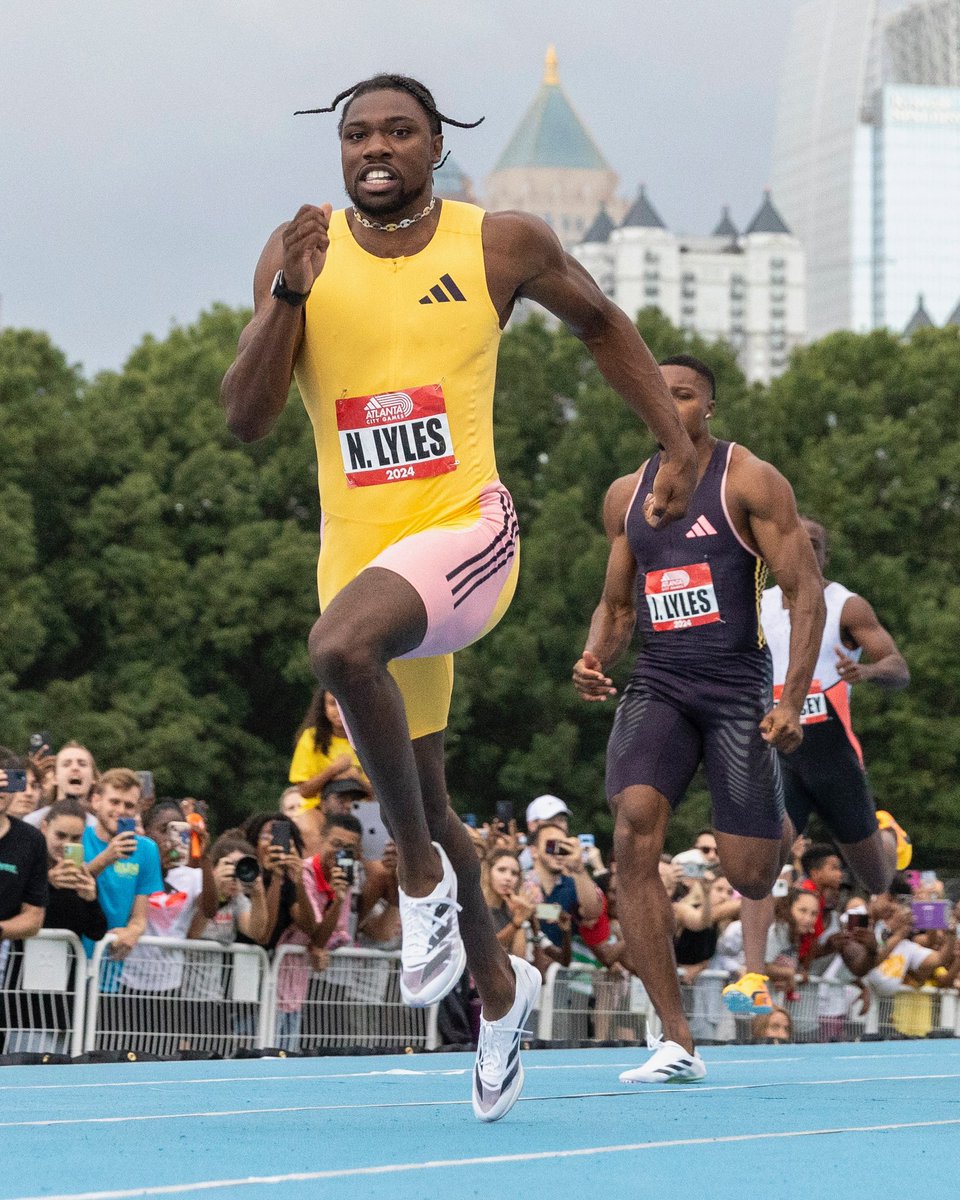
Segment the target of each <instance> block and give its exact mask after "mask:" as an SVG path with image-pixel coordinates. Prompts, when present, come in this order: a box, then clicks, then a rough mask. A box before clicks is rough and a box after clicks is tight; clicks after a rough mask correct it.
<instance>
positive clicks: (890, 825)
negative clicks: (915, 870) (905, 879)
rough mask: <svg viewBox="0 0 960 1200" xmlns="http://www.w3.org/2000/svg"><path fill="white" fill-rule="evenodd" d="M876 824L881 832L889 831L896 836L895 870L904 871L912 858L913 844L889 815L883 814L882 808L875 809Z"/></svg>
mask: <svg viewBox="0 0 960 1200" xmlns="http://www.w3.org/2000/svg"><path fill="white" fill-rule="evenodd" d="M877 824H878V825H879V826H880V829H881V831H883V830H884V829H889V830H891V832H892V833H894V834H895V835H896V839H897V870H898V871H905V870H906V869H907V867H909V866H910V860H911V859H912V858H913V843H912V842H911V841H910V836H909V834H908V833H907V831H906V830H905V829H903V828H902V827H901V826H900V825H898V824H897V823H896V821H895V820H894V819H893V817H892V816H891V815H890V813H888V812H885V811H884V810H883V809H882V808H878V809H877Z"/></svg>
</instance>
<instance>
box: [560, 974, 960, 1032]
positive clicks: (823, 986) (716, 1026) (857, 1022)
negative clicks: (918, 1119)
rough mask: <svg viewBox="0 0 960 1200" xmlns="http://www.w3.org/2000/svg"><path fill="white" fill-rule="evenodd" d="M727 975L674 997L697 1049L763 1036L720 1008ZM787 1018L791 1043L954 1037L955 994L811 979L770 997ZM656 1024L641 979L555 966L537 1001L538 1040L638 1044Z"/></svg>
mask: <svg viewBox="0 0 960 1200" xmlns="http://www.w3.org/2000/svg"><path fill="white" fill-rule="evenodd" d="M730 978H731V977H730V976H729V975H728V974H727V973H726V972H725V971H710V970H704V971H701V972H700V973H699V974H698V975H697V977H696V979H695V980H694V981H693V982H692V983H685V982H681V985H680V996H681V1000H682V1003H683V1009H684V1012H685V1013H686V1015H687V1019H688V1020H689V1022H690V1029H691V1032H692V1033H693V1037H694V1040H695V1041H696V1042H697V1043H698V1044H701V1045H709V1044H711V1043H713V1044H724V1043H737V1044H741V1045H744V1044H749V1043H751V1042H753V1041H755V1040H757V1039H758V1038H762V1037H763V1029H762V1025H761V1026H759V1027H758V1023H757V1019H756V1018H754V1017H750V1016H739V1015H737V1016H735V1015H734V1014H733V1013H731V1012H729V1011H728V1009H727V1007H726V1005H725V1004H724V1002H723V996H722V992H723V989H724V987H725V986H726V985H727V983H729V982H730ZM771 995H772V999H773V1002H774V1004H775V1005H777V1006H778V1007H781V1008H783V1009H784V1010H785V1011H786V1013H787V1014H788V1016H789V1017H790V1026H791V1033H790V1040H791V1041H793V1042H841V1041H842V1042H850V1041H861V1040H863V1039H864V1038H871V1039H891V1038H922V1037H931V1036H934V1037H960V995H958V992H957V991H956V990H952V989H941V988H933V987H924V988H919V989H917V988H910V987H900V988H899V989H897V991H896V992H895V993H893V994H891V995H886V996H884V995H879V994H878V993H877V992H875V991H873V990H872V989H869V988H861V987H860V986H858V985H855V984H848V983H841V982H838V981H837V980H831V979H822V978H818V977H812V978H810V979H807V980H802V981H801V980H800V979H799V978H798V980H797V982H795V983H794V984H793V985H791V986H790V987H789V988H782V989H777V988H776V987H774V988H773V989H772V991H771ZM647 1032H649V1033H650V1034H651V1035H652V1036H654V1037H656V1036H659V1034H660V1033H661V1025H660V1021H659V1018H658V1017H657V1014H656V1012H654V1010H653V1007H652V1005H651V1004H650V1002H649V998H648V997H647V994H646V992H645V991H644V989H643V985H642V984H641V983H640V980H639V979H637V978H636V977H634V976H626V977H624V976H621V975H618V974H614V973H611V972H609V971H604V970H596V969H591V968H590V967H589V966H585V965H577V966H570V967H561V966H559V965H558V964H556V963H553V964H552V965H551V966H550V967H549V969H548V970H547V975H546V979H545V980H544V987H543V992H542V995H541V1001H540V1021H539V1028H538V1035H539V1037H540V1038H541V1039H543V1040H544V1041H606V1040H614V1041H634V1040H636V1041H642V1040H643V1039H644V1037H645V1035H646V1033H647Z"/></svg>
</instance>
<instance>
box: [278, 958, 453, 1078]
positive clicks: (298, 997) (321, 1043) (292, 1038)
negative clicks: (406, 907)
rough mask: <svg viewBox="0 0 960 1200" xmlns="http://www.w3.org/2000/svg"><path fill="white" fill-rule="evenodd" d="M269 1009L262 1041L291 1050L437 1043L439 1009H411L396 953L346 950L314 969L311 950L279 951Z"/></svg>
mask: <svg viewBox="0 0 960 1200" xmlns="http://www.w3.org/2000/svg"><path fill="white" fill-rule="evenodd" d="M267 1007H268V1008H269V1011H270V1022H269V1024H268V1026H267V1027H266V1029H265V1032H264V1043H263V1044H264V1046H268V1047H275V1048H276V1049H278V1050H285V1051H287V1052H289V1053H306V1054H309V1053H315V1052H316V1051H322V1050H324V1049H349V1048H350V1047H354V1046H355V1047H364V1048H371V1049H384V1050H389V1049H404V1048H406V1047H408V1046H409V1047H412V1048H414V1049H422V1050H433V1049H436V1047H437V1046H438V1045H439V1038H438V1035H437V1006H436V1005H432V1006H431V1007H430V1008H408V1007H407V1005H405V1004H404V1002H403V1000H402V999H401V997H400V955H399V953H398V952H397V951H387V950H361V949H356V948H353V947H347V946H344V947H342V948H341V949H339V950H334V951H332V952H331V954H330V962H329V965H328V966H327V967H326V968H325V969H324V970H322V971H314V969H313V964H312V962H311V960H310V956H309V955H308V953H307V951H306V949H305V947H303V946H297V945H285V946H278V947H277V950H276V952H275V954H274V959H273V966H272V968H271V971H270V998H269V1001H268V1004H267Z"/></svg>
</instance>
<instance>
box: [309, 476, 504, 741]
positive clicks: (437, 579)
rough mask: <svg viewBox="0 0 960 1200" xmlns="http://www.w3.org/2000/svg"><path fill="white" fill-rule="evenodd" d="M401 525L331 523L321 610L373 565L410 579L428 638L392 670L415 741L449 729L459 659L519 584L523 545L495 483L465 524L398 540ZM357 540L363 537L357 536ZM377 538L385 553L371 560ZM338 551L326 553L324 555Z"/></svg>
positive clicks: (322, 566) (321, 570)
mask: <svg viewBox="0 0 960 1200" xmlns="http://www.w3.org/2000/svg"><path fill="white" fill-rule="evenodd" d="M393 532H394V530H393V527H391V526H385V527H380V526H377V527H374V528H373V529H371V527H369V526H364V527H363V530H362V534H358V531H357V528H356V526H352V525H351V524H350V523H349V522H344V521H343V520H341V519H338V518H334V519H332V520H330V519H325V520H324V526H323V549H322V550H321V554H320V562H319V564H318V568H317V583H318V588H319V592H320V604H321V608H325V607H326V606H327V604H329V602H330V601H331V600H332V599H333V597H334V596H335V595H336V594H337V592H339V591H340V590H341V589H342V588H344V587H345V586H346V585H347V583H349V582H350V580H352V579H354V578H356V576H357V575H358V574H359V573H360V571H362V570H365V569H366V568H367V567H382V568H384V569H386V570H388V571H393V572H394V573H395V574H397V575H400V576H401V577H402V578H403V579H405V580H406V581H407V582H408V583H409V584H410V585H411V587H413V588H414V589H415V590H416V592H417V594H418V595H419V596H420V598H421V600H422V601H423V604H424V607H425V608H426V610H427V632H426V634H425V636H424V639H423V641H422V642H421V643H420V645H419V646H417V647H416V649H414V650H411V651H410V652H409V653H407V654H405V655H404V656H403V657H402V658H397V659H394V660H393V661H392V662H391V663H390V664H389V668H390V673H391V674H392V675H393V677H394V679H396V681H397V684H398V686H399V688H400V691H401V693H402V695H403V700H404V704H405V706H406V710H407V722H408V724H409V726H410V736H411V737H414V738H417V737H424V736H425V735H426V734H428V733H436V732H438V731H439V730H441V729H444V728H446V724H447V718H448V716H449V712H450V697H451V695H452V693H453V655H454V653H455V652H456V651H457V650H462V649H463V648H464V647H465V646H469V645H470V644H471V643H472V642H475V641H477V640H478V639H479V638H481V637H483V635H484V634H485V633H487V632H488V631H489V630H491V629H492V628H493V627H494V626H495V625H496V624H497V622H498V621H499V620H500V618H501V617H502V616H503V614H504V613H505V612H506V611H507V608H508V607H509V605H510V601H511V600H512V599H513V593H514V591H515V590H516V586H517V574H518V570H519V566H520V539H519V532H518V528H517V516H516V512H515V510H514V507H513V500H512V499H511V497H510V493H509V492H508V491H507V489H506V488H505V487H504V486H503V484H501V483H499V482H495V483H491V484H488V485H487V486H486V487H485V488H484V489H483V490H482V491H481V493H480V496H479V498H478V500H477V504H476V506H475V507H474V508H473V509H472V510H470V511H469V512H467V513H466V514H464V516H463V517H462V518H459V519H457V520H454V521H450V522H446V523H443V524H438V525H433V526H430V527H429V528H427V529H423V530H421V531H419V532H416V533H410V534H407V535H406V536H402V537H399V538H397V539H396V540H393V538H392V537H391V534H392V533H393ZM352 534H353V535H357V536H352ZM371 534H374V535H375V536H376V537H379V538H380V540H381V543H382V544H383V548H382V549H380V550H379V551H375V553H374V556H373V557H372V558H371V557H366V558H365V561H363V562H358V561H357V559H358V558H359V557H363V556H364V554H363V552H364V551H366V554H367V555H369V552H370V548H371V540H370V539H371ZM327 547H330V550H329V552H328V553H327V554H326V555H325V554H324V550H325V549H327Z"/></svg>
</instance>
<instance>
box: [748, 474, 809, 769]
mask: <svg viewBox="0 0 960 1200" xmlns="http://www.w3.org/2000/svg"><path fill="white" fill-rule="evenodd" d="M730 475H731V485H732V489H733V492H734V494H735V496H736V499H737V501H738V504H739V505H740V506H741V512H742V513H743V514H744V515H745V516H746V519H747V526H748V530H749V533H750V538H751V539H752V541H753V542H754V544H755V545H756V547H757V549H758V551H759V552H760V555H761V557H762V558H763V559H764V561H765V562H766V564H767V566H768V567H769V568H770V570H771V571H772V572H773V574H774V576H775V577H776V580H777V583H778V584H779V585H780V588H781V590H782V591H783V595H784V599H785V602H786V606H787V608H788V609H789V611H790V658H789V662H788V665H787V674H786V678H785V680H784V684H783V693H782V695H781V697H780V703H779V706H778V708H777V709H775V710H774V711H773V712H771V713H768V714H767V716H766V717H764V719H763V723H762V724H761V729H762V731H763V736H764V738H765V739H766V740H767V741H768V742H771V743H772V744H773V745H775V746H776V747H777V749H778V750H782V751H784V752H785V753H789V752H790V751H791V750H796V748H797V746H799V745H800V741H801V739H802V737H803V734H802V731H801V729H800V710H801V708H802V707H803V702H804V700H805V699H806V696H807V691H808V689H809V687H810V680H811V679H812V678H813V669H814V667H815V666H816V665H817V657H818V655H819V653H820V641H821V638H822V637H823V624H824V620H825V618H826V605H825V604H824V602H823V577H822V576H821V574H820V568H819V567H818V566H817V560H816V558H815V557H814V553H813V547H812V546H811V544H810V538H809V537H808V535H807V534H806V532H805V531H804V529H803V526H802V525H801V524H800V518H799V517H798V515H797V505H796V501H795V500H794V498H793V489H792V488H791V487H790V484H789V483H787V481H786V479H784V477H783V476H782V475H781V474H780V472H779V471H777V470H776V469H775V468H774V467H772V466H770V464H769V463H766V462H763V461H761V460H760V459H758V458H755V457H754V456H753V455H752V454H749V453H748V452H746V451H743V452H738V454H737V457H736V459H735V460H734V468H733V470H731V472H730Z"/></svg>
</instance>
